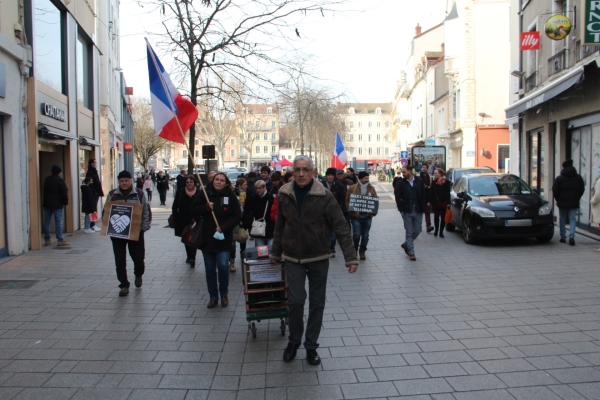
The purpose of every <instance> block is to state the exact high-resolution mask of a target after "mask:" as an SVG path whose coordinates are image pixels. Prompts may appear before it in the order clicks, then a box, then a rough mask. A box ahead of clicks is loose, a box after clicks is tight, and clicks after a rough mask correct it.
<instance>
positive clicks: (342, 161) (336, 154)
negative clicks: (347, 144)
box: [331, 132, 348, 169]
mask: <svg viewBox="0 0 600 400" xmlns="http://www.w3.org/2000/svg"><path fill="white" fill-rule="evenodd" d="M347 163H348V155H347V154H346V150H345V149H344V143H342V138H341V137H340V134H339V133H338V132H336V133H335V148H334V149H333V157H331V167H332V168H337V169H342V168H344V167H345V166H346V164H347Z"/></svg>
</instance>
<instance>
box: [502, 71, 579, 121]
mask: <svg viewBox="0 0 600 400" xmlns="http://www.w3.org/2000/svg"><path fill="white" fill-rule="evenodd" d="M582 77H583V66H579V67H578V68H575V69H574V70H573V71H571V72H569V73H568V74H565V75H563V76H561V77H560V78H558V79H557V80H555V81H554V82H552V83H550V84H549V85H547V86H544V87H542V88H540V89H538V90H536V91H535V92H533V93H531V94H529V95H527V96H525V97H523V98H522V99H521V100H519V101H517V102H516V103H514V104H512V105H511V106H510V107H508V108H506V109H505V110H504V111H506V118H511V117H513V116H515V115H518V114H519V113H522V112H524V111H527V110H529V109H530V108H534V107H537V106H539V105H540V104H542V103H544V102H546V101H548V100H550V99H552V98H553V97H556V96H558V95H559V94H561V93H562V92H564V91H565V90H567V89H569V88H570V87H571V86H573V85H576V84H578V83H579V82H580V81H581V79H582Z"/></svg>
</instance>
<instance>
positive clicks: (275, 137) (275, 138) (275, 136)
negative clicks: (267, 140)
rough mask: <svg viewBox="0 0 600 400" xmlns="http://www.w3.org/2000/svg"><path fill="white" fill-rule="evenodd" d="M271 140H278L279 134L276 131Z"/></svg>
mask: <svg viewBox="0 0 600 400" xmlns="http://www.w3.org/2000/svg"><path fill="white" fill-rule="evenodd" d="M271 140H277V134H276V133H275V132H273V133H271Z"/></svg>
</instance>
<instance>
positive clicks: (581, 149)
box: [567, 124, 600, 228]
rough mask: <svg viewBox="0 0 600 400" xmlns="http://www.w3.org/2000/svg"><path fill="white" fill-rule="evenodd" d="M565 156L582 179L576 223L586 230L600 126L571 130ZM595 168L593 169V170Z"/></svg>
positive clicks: (599, 158) (599, 144)
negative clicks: (583, 189)
mask: <svg viewBox="0 0 600 400" xmlns="http://www.w3.org/2000/svg"><path fill="white" fill-rule="evenodd" d="M567 144H568V145H569V146H567V150H568V151H567V154H569V158H571V159H572V160H573V166H574V167H575V168H576V169H577V172H578V173H579V175H581V177H582V178H583V182H584V183H585V192H584V193H583V196H582V197H581V200H580V201H579V212H578V213H577V223H578V224H581V225H583V226H582V227H585V228H588V227H589V226H590V218H591V204H590V197H591V193H590V191H591V189H592V188H593V185H594V182H595V179H596V175H597V173H595V172H594V171H595V168H596V169H597V168H598V166H599V165H600V155H599V154H598V150H599V147H600V124H594V125H586V126H582V127H579V128H577V129H573V130H571V131H569V132H568V136H567ZM594 167H595V168H594Z"/></svg>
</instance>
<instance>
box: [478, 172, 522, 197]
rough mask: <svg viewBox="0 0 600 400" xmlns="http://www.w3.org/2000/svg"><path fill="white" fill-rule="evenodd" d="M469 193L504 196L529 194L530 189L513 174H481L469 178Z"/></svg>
mask: <svg viewBox="0 0 600 400" xmlns="http://www.w3.org/2000/svg"><path fill="white" fill-rule="evenodd" d="M469 194H470V195H472V196H506V195H514V194H531V189H530V188H529V186H527V184H526V183H525V182H524V181H523V180H522V179H521V178H518V177H516V176H514V175H505V176H481V177H477V178H472V179H469Z"/></svg>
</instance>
